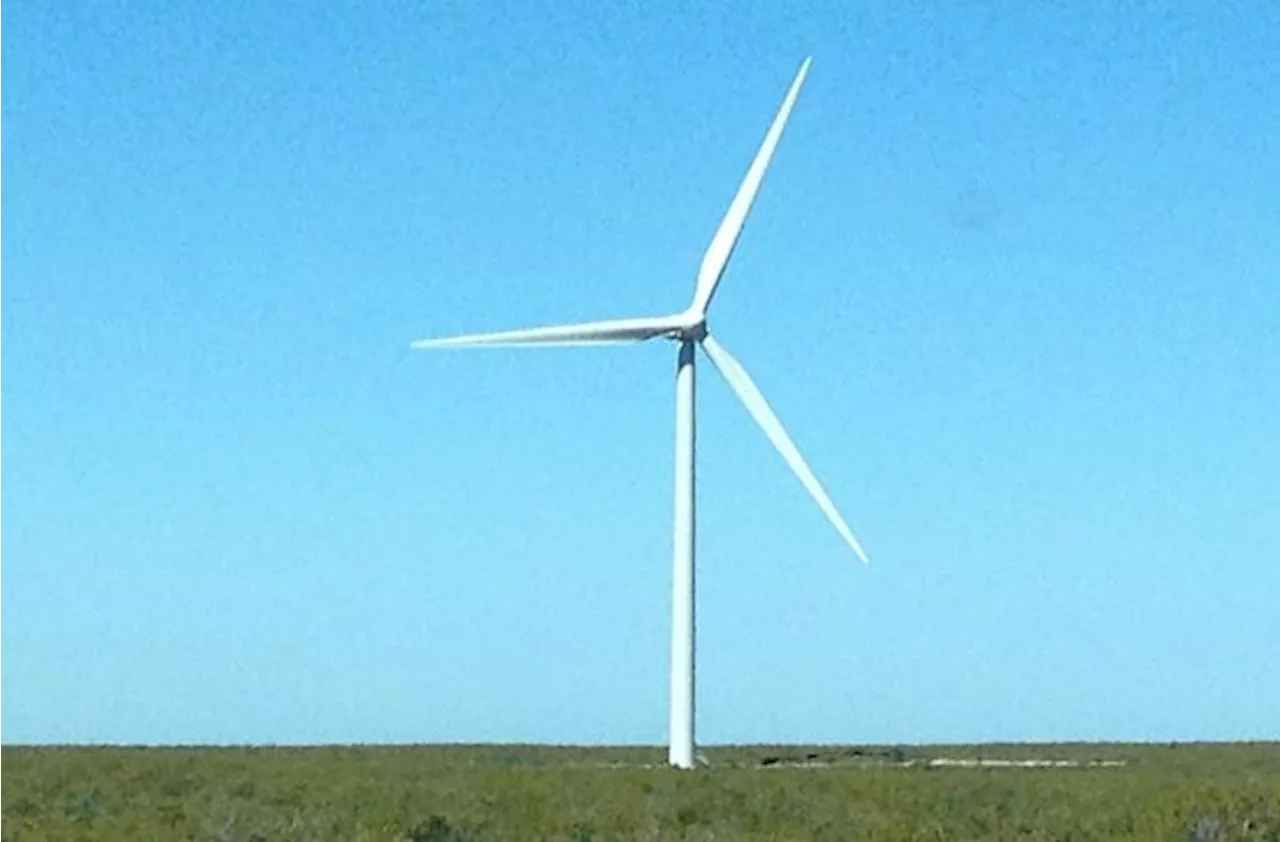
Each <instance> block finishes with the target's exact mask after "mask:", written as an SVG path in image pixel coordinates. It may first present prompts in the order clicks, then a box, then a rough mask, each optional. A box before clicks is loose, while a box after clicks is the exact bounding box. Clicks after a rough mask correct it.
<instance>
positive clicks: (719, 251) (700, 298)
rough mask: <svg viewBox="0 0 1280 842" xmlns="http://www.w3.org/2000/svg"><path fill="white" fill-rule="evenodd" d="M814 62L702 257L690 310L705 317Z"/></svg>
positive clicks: (799, 78) (804, 68)
mask: <svg viewBox="0 0 1280 842" xmlns="http://www.w3.org/2000/svg"><path fill="white" fill-rule="evenodd" d="M812 61H813V59H812V58H806V59H805V60H804V63H803V64H801V65H800V71H799V72H798V73H796V78H795V80H794V81H793V82H792V83H791V88H790V89H789V90H788V91H787V96H786V98H785V99H783V100H782V106H781V107H780V108H779V109H778V114H777V116H776V117H774V118H773V125H771V126H769V131H768V132H767V133H766V134H765V136H764V142H763V143H761V144H760V150H759V151H758V152H756V157H755V160H753V161H752V162H751V167H750V168H749V169H748V170H747V176H746V178H744V179H743V180H742V185H741V186H740V187H739V188H738V194H737V195H736V196H734V197H733V202H732V204H730V205H729V210H728V212H727V213H726V214H725V215H724V219H722V220H721V221H720V227H719V228H718V229H716V233H715V236H714V237H712V238H711V245H710V246H708V247H707V252H706V254H704V255H703V257H702V266H701V267H699V269H698V282H697V284H696V286H695V287H694V295H693V304H691V305H690V307H689V309H690V310H693V311H695V312H697V313H705V312H706V311H707V306H708V305H709V304H710V303H711V296H713V295H715V292H716V286H717V285H718V284H719V283H720V276H721V275H723V274H724V268H725V265H726V264H728V262H729V257H730V256H731V255H732V254H733V248H734V246H736V245H737V244H738V236H739V235H740V234H741V233H742V226H743V225H744V224H745V223H746V221H747V214H748V213H750V212H751V204H752V202H754V201H755V198H756V193H757V192H758V191H759V190H760V182H761V181H762V180H763V179H764V173H765V170H767V169H768V168H769V160H770V159H771V158H772V157H773V150H774V149H775V148H777V146H778V140H779V139H780V138H781V137H782V130H783V129H784V128H785V127H786V125H787V119H788V118H789V117H790V116H791V108H792V106H794V105H795V103H796V97H797V96H798V95H799V93H800V86H801V85H803V84H804V78H805V76H806V75H807V74H808V73H809V64H810V62H812Z"/></svg>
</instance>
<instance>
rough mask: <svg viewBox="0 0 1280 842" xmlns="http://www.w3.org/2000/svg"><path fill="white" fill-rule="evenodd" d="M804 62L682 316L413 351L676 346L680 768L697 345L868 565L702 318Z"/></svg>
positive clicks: (689, 746)
mask: <svg viewBox="0 0 1280 842" xmlns="http://www.w3.org/2000/svg"><path fill="white" fill-rule="evenodd" d="M811 61H812V59H810V58H806V59H805V60H804V63H803V64H801V65H800V70H799V72H798V73H796V77H795V79H794V81H792V83H791V87H790V89H788V91H787V95H786V97H785V98H784V99H783V100H782V106H781V107H780V108H779V109H778V113H777V116H775V117H774V118H773V124H772V125H771V126H770V127H769V131H768V133H766V134H765V136H764V142H763V143H761V144H760V149H759V151H758V152H756V157H755V159H754V160H753V161H752V162H751V167H750V168H749V169H748V170H747V175H746V178H744V179H743V180H742V185H741V186H740V187H739V188H738V193H737V195H736V196H734V197H733V202H732V203H731V204H730V205H729V210H728V212H727V213H726V214H725V216H724V219H723V220H721V222H720V227H719V228H718V229H716V233H715V236H714V237H712V238H711V245H710V246H708V247H707V251H706V254H705V255H704V256H703V258H702V265H701V266H700V267H699V269H698V277H697V282H696V284H695V285H694V293H693V302H692V303H691V304H690V305H689V306H688V308H686V309H685V310H684V311H683V312H681V313H676V314H674V315H670V316H654V317H650V318H638V319H619V320H614V321H604V322H587V323H584V324H574V325H556V326H553V327H540V328H531V329H527V330H508V331H501V332H498V333H483V334H474V335H470V336H458V337H454V338H451V339H422V340H419V341H417V342H414V343H413V345H412V347H414V348H419V349H425V348H463V347H473V346H526V345H597V344H614V343H620V342H643V341H644V340H647V339H655V338H659V337H661V338H663V339H670V340H672V341H674V342H676V343H678V348H679V351H678V354H677V357H676V360H677V361H676V447H675V451H676V458H675V518H674V520H675V523H674V532H675V540H674V569H673V572H672V590H671V723H670V740H671V743H670V751H669V754H668V761H669V762H670V764H671V765H672V766H676V767H679V768H682V769H689V768H692V767H693V765H694V735H693V726H694V548H695V540H694V538H695V531H696V530H695V517H694V506H695V500H694V485H695V476H696V474H695V464H694V462H695V460H694V453H695V411H694V409H695V402H694V359H695V357H696V356H697V355H696V353H695V352H696V350H697V348H698V347H699V346H701V348H702V350H703V351H704V352H706V355H707V357H708V358H709V359H710V360H711V364H712V365H713V366H714V367H715V369H716V370H717V371H718V372H720V375H721V376H722V377H723V378H724V379H725V380H726V381H727V382H728V384H729V387H730V388H731V389H732V390H733V392H734V394H736V395H737V396H738V398H739V400H741V401H742V403H743V405H744V406H745V407H746V408H747V412H749V413H750V414H751V417H752V418H753V419H755V421H756V423H757V424H759V425H760V428H761V429H762V430H764V434H765V435H766V436H768V438H769V441H770V442H772V443H773V446H774V447H775V448H776V449H777V451H778V452H779V453H780V454H781V455H782V458H783V459H785V460H786V462H787V465H789V466H790V467H791V470H792V472H794V473H795V475H796V476H797V477H798V478H799V480H800V482H801V483H802V484H803V485H804V487H805V488H806V489H807V490H808V492H809V494H810V495H811V496H812V497H813V499H814V500H815V501H816V502H817V504H818V507H819V508H821V509H822V512H823V514H825V515H826V516H827V519H828V520H830V521H831V523H832V525H833V526H835V528H836V530H837V531H838V532H839V533H840V536H841V537H842V538H844V540H845V542H846V543H848V545H849V546H850V547H852V548H853V551H854V552H855V553H857V555H858V558H860V559H862V561H863V562H864V563H866V561H867V555H866V553H865V552H863V550H862V547H861V545H859V544H858V539H857V538H855V537H854V535H853V531H852V530H850V529H849V525H848V524H847V523H845V521H844V518H842V517H841V516H840V513H839V512H838V511H837V510H836V507H835V504H834V503H832V502H831V498H830V497H829V496H828V495H827V492H826V491H825V490H824V489H823V487H822V485H821V484H820V483H819V482H818V478H817V477H815V476H814V475H813V471H811V470H810V469H809V466H808V464H807V463H806V462H805V461H804V457H802V456H801V455H800V451H799V450H797V449H796V446H795V443H794V442H792V440H791V437H790V436H788V435H787V432H786V430H785V429H783V427H782V423H781V422H780V421H779V420H778V416H776V415H775V414H774V413H773V410H772V409H770V408H769V404H768V403H767V402H766V401H765V399H764V395H762V394H761V393H760V390H759V389H758V388H756V384H755V383H754V382H753V381H752V380H751V377H750V376H749V375H748V374H747V372H746V369H744V368H743V367H742V365H741V364H740V363H739V362H738V361H737V360H736V359H734V358H733V356H731V355H730V354H729V352H728V351H727V350H725V347H724V346H723V345H721V344H720V343H719V342H717V341H716V340H715V338H714V337H713V336H712V335H711V333H710V331H709V330H708V329H707V309H708V307H709V306H710V305H711V299H712V297H713V296H714V295H715V292H716V287H717V286H718V285H719V284H720V278H721V277H722V276H723V275H724V270H725V266H726V265H727V264H728V262H729V258H730V256H731V255H732V254H733V248H734V246H735V245H737V242H738V236H739V235H740V234H741V233H742V226H743V224H744V223H745V222H746V220H747V214H748V213H749V212H750V211H751V205H752V202H754V201H755V198H756V193H757V192H758V191H759V189H760V182H761V181H762V180H763V179H764V173H765V170H766V169H767V168H768V167H769V160H770V159H771V158H772V157H773V151H774V149H775V148H777V146H778V140H779V139H780V138H781V137H782V130H783V128H784V127H785V126H786V124H787V119H788V118H789V117H790V116H791V109H792V107H793V106H794V105H795V102H796V96H797V95H798V94H799V93H800V86H801V85H803V84H804V80H805V76H806V75H808V73H809V64H810V62H811Z"/></svg>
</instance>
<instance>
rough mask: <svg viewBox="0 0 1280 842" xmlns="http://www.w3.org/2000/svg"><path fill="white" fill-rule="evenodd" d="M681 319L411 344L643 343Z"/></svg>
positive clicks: (674, 327)
mask: <svg viewBox="0 0 1280 842" xmlns="http://www.w3.org/2000/svg"><path fill="white" fill-rule="evenodd" d="M679 328H680V322H679V321H678V320H677V319H675V318H674V317H672V316H652V317H648V318H641V319H617V320H614V321H607V322H584V323H582V324H572V325H552V326H550V327H535V328H527V329H524V330H503V331H498V332H497V333H475V334H470V335H468V336H453V337H449V338H447V339H419V340H418V341H416V342H414V343H412V345H411V347H413V348H415V349H418V350H430V349H434V348H471V347H484V346H490V347H502V346H519V345H609V344H617V343H620V342H643V341H644V340H646V339H652V338H653V337H655V336H664V335H667V334H670V333H672V332H675V331H677V330H679Z"/></svg>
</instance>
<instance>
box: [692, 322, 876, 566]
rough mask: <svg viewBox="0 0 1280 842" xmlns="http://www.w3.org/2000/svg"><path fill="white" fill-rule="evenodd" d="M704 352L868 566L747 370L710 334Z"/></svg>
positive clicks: (832, 505)
mask: <svg viewBox="0 0 1280 842" xmlns="http://www.w3.org/2000/svg"><path fill="white" fill-rule="evenodd" d="M702 349H703V350H704V351H706V352H707V356H708V357H710V358H711V363H712V365H714V366H715V367H716V370H717V371H719V372H720V375H721V376H722V377H724V379H725V380H726V381H728V383H729V387H730V388H731V389H733V391H734V394H736V395H737V396H738V399H739V400H741V401H742V405H743V406H745V407H746V408H747V412H749V413H751V417H752V418H754V419H755V421H756V423H757V424H759V425H760V429H762V430H764V434H765V435H766V436H768V437H769V441H771V442H773V446H774V447H775V448H777V450H778V452H779V453H781V454H782V458H783V459H785V460H786V461H787V465H789V466H790V467H791V470H792V472H793V473H794V474H795V475H796V476H797V477H798V478H799V479H800V482H801V483H802V484H803V485H804V487H805V488H806V489H807V490H808V491H809V494H810V495H811V496H812V497H813V499H814V501H815V502H816V503H817V504H818V508H820V509H822V513H823V514H825V515H826V516H827V520H829V521H831V525H832V526H834V527H835V528H836V531H837V532H839V533H840V537H842V538H844V540H845V542H846V543H847V544H848V545H849V546H850V547H851V548H852V549H853V551H854V552H855V553H857V554H858V558H860V559H862V563H863V564H869V563H870V561H869V559H868V558H867V554H866V553H865V552H863V550H862V545H861V544H859V543H858V539H857V538H855V537H854V535H853V530H852V529H850V528H849V524H847V523H845V521H844V518H843V517H841V516H840V512H839V511H837V510H836V506H835V503H833V502H831V498H830V497H829V496H828V495H827V492H826V489H824V488H823V487H822V483H820V482H818V478H817V477H816V476H814V475H813V471H812V470H810V469H809V465H808V463H806V462H805V461H804V457H803V456H801V455H800V451H799V450H798V449H797V448H796V445H795V442H793V441H792V440H791V437H790V436H789V435H787V431H786V430H785V429H783V427H782V422H781V421H779V420H778V416H777V415H774V413H773V410H772V409H771V408H770V407H769V404H768V402H767V401H766V400H765V399H764V395H762V394H760V390H759V389H758V388H757V387H756V384H755V382H754V381H752V379H751V376H750V375H749V374H747V370H746V369H744V368H743V367H742V365H741V364H740V363H739V362H738V361H737V360H735V359H734V358H733V356H732V355H731V354H730V353H729V352H728V351H726V350H725V349H724V346H723V345H721V344H720V343H719V342H717V341H716V340H715V338H714V337H712V336H710V335H708V336H707V337H705V338H704V339H703V340H702Z"/></svg>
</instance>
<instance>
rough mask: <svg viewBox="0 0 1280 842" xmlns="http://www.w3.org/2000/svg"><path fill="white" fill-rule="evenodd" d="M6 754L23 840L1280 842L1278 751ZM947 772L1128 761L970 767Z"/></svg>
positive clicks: (13, 814) (12, 831) (11, 811)
mask: <svg viewBox="0 0 1280 842" xmlns="http://www.w3.org/2000/svg"><path fill="white" fill-rule="evenodd" d="M706 756H707V759H708V761H709V763H710V768H708V769H703V770H699V771H696V772H689V773H677V772H672V771H670V770H667V769H664V768H662V766H661V762H662V759H663V752H662V751H661V750H660V749H652V748H602V749H580V748H546V747H537V746H421V747H418V746H405V747H376V746H358V747H320V748H28V747H5V748H4V749H3V824H2V825H0V834H2V835H3V839H4V842H9V841H10V840H13V842H17V840H32V841H33V842H34V840H77V839H101V840H122V841H123V840H160V839H166V840H167V839H176V840H195V841H196V842H251V840H254V841H255V842H268V840H297V842H303V840H352V841H353V842H354V841H355V840H411V841H412V842H461V840H490V839H493V840H532V839H558V840H588V839H596V840H606V839H626V840H657V839H688V840H713V839H714V840H792V839H794V840H801V839H831V840H843V839H871V840H907V839H913V840H914V839H1076V840H1081V839H1141V840H1194V842H1211V841H1212V840H1234V839H1241V840H1245V839H1247V840H1276V842H1280V744H1277V743H1240V744H1229V745H1202V744H1182V745H1172V746H1171V745H1158V746H1157V745H1118V744H1108V745H1084V744H1078V745H1008V746H999V745H988V746H911V747H905V746H904V747H831V746H817V747H808V748H807V747H797V746H772V747H771V746H751V747H723V748H712V749H709V750H707V751H706ZM936 758H946V759H966V758H968V759H978V758H983V759H997V760H1011V759H1029V758H1034V759H1051V760H1072V761H1078V762H1084V761H1113V762H1116V761H1119V762H1122V763H1123V765H1111V766H1104V767H1098V766H1092V767H1078V768H992V767H978V768H964V767H957V766H954V765H949V766H939V765H936V764H933V765H931V764H930V762H929V761H931V760H933V759H936Z"/></svg>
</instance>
